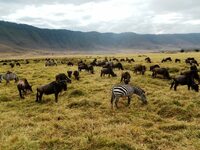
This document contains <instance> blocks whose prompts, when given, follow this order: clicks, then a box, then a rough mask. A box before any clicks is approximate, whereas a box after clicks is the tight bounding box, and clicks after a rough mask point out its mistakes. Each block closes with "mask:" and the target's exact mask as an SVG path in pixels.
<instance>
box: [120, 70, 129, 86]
mask: <svg viewBox="0 0 200 150" xmlns="http://www.w3.org/2000/svg"><path fill="white" fill-rule="evenodd" d="M130 79H131V75H130V73H129V72H127V71H126V72H123V73H122V75H121V82H122V81H123V82H124V83H125V84H128V83H129V82H130Z"/></svg>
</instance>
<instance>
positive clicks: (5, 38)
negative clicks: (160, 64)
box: [0, 21, 200, 52]
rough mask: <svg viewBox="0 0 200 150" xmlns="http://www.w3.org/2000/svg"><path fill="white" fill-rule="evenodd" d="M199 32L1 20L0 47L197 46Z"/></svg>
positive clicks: (117, 47) (52, 49) (100, 48)
mask: <svg viewBox="0 0 200 150" xmlns="http://www.w3.org/2000/svg"><path fill="white" fill-rule="evenodd" d="M199 47H200V34H199V33H191V34H160V35H154V34H136V33H120V34H116V33H99V32H79V31H69V30H55V29H40V28H36V27H33V26H29V25H24V24H16V23H10V22H4V21H0V51H1V52H2V51H8V50H9V51H16V50H19V51H26V50H32V49H33V50H36V49H37V50H38V49H39V50H41V49H43V50H51V51H64V50H71V51H92V50H108V49H109V50H129V49H137V50H140V49H143V50H148V49H149V50H152V49H158V50H160V49H180V48H199Z"/></svg>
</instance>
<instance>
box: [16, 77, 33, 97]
mask: <svg viewBox="0 0 200 150" xmlns="http://www.w3.org/2000/svg"><path fill="white" fill-rule="evenodd" d="M17 89H18V91H19V96H20V98H24V94H26V92H27V91H31V92H33V90H32V86H31V85H30V84H29V83H28V80H27V79H20V80H19V81H18V83H17ZM22 93H23V94H22Z"/></svg>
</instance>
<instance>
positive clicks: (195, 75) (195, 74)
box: [181, 70, 200, 83]
mask: <svg viewBox="0 0 200 150" xmlns="http://www.w3.org/2000/svg"><path fill="white" fill-rule="evenodd" d="M181 75H186V76H188V77H190V78H192V80H193V81H194V79H196V80H197V81H198V82H199V83H200V78H199V75H198V71H197V70H189V71H184V72H181Z"/></svg>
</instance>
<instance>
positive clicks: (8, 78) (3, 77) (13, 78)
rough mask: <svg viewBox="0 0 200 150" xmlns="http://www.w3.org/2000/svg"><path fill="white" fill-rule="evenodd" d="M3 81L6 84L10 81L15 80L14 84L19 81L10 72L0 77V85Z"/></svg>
mask: <svg viewBox="0 0 200 150" xmlns="http://www.w3.org/2000/svg"><path fill="white" fill-rule="evenodd" d="M3 79H4V80H6V84H8V83H9V82H10V80H15V83H16V82H17V81H18V80H19V78H18V76H17V75H16V74H15V73H12V72H10V71H8V72H7V73H5V74H1V75H0V83H1V81H2V80H3Z"/></svg>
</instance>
